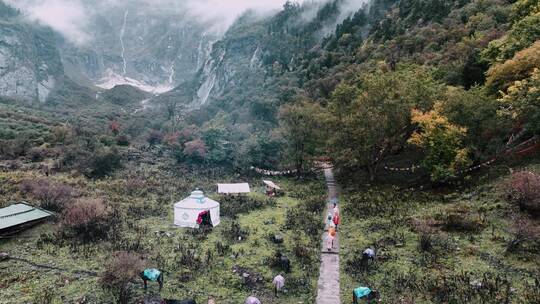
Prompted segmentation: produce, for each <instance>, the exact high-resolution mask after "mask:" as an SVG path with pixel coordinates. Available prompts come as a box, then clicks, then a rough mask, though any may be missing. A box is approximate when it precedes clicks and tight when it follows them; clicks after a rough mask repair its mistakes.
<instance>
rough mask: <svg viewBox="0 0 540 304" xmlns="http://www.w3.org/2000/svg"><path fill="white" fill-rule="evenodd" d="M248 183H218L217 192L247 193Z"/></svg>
mask: <svg viewBox="0 0 540 304" xmlns="http://www.w3.org/2000/svg"><path fill="white" fill-rule="evenodd" d="M249 192H250V189H249V184H248V183H240V184H218V193H219V194H240V193H249Z"/></svg>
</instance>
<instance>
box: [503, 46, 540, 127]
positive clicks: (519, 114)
mask: <svg viewBox="0 0 540 304" xmlns="http://www.w3.org/2000/svg"><path fill="white" fill-rule="evenodd" d="M538 45H539V49H538V52H540V43H539V44H538ZM500 101H501V103H502V106H503V109H502V110H501V111H500V113H501V114H502V115H504V116H507V117H509V118H511V119H513V120H514V121H516V122H520V123H521V124H522V125H523V127H524V128H525V130H526V131H528V132H530V133H532V134H535V135H540V69H539V68H535V69H534V70H533V72H532V74H531V76H530V77H528V78H526V79H523V80H519V81H516V82H514V83H513V84H512V85H511V86H510V87H509V88H508V90H507V92H506V93H503V96H502V97H501V99H500Z"/></svg>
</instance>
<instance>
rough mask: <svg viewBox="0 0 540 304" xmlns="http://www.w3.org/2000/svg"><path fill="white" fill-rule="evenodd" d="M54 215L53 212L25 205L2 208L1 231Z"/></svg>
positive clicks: (0, 212)
mask: <svg viewBox="0 0 540 304" xmlns="http://www.w3.org/2000/svg"><path fill="white" fill-rule="evenodd" d="M52 215H53V213H52V212H49V211H47V210H43V209H39V208H36V207H32V206H30V205H28V204H25V203H19V204H14V205H11V206H9V207H6V208H0V230H2V229H6V228H10V227H14V226H18V225H22V224H24V223H28V222H32V221H36V220H40V219H44V218H46V217H49V216H52Z"/></svg>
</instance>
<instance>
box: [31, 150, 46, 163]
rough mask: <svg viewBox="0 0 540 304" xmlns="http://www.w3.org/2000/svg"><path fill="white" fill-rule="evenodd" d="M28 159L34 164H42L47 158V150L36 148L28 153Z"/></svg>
mask: <svg viewBox="0 0 540 304" xmlns="http://www.w3.org/2000/svg"><path fill="white" fill-rule="evenodd" d="M27 156H28V158H29V159H30V161H32V162H40V161H43V159H45V157H46V156H47V150H46V149H44V148H39V147H34V148H31V149H30V150H29V151H28V154H27Z"/></svg>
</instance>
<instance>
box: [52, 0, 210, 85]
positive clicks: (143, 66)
mask: <svg viewBox="0 0 540 304" xmlns="http://www.w3.org/2000/svg"><path fill="white" fill-rule="evenodd" d="M88 28H89V29H90V36H91V37H90V39H91V43H86V44H84V45H75V44H73V43H70V42H69V41H61V42H60V48H61V52H62V60H63V63H64V66H65V67H66V73H67V74H68V75H69V76H70V77H71V78H73V79H75V80H77V81H78V82H81V83H85V82H86V83H92V84H97V85H98V86H99V87H102V88H106V89H110V88H112V87H114V86H115V85H118V84H128V85H132V86H135V87H138V88H140V89H142V90H145V91H148V92H153V93H162V92H165V91H168V90H170V89H172V88H173V87H175V86H177V85H178V84H180V83H182V82H184V81H186V80H188V79H190V78H192V77H193V76H194V75H195V73H196V72H197V71H198V70H199V69H200V68H201V67H202V66H203V65H204V63H205V62H206V59H207V57H208V55H209V53H210V50H211V44H212V42H213V41H215V39H216V37H215V36H214V35H213V34H212V33H210V32H206V31H205V26H204V25H202V24H198V23H197V22H196V21H195V20H193V18H191V17H189V16H188V15H187V14H185V13H181V12H178V11H175V10H172V11H166V10H165V9H156V8H155V7H150V6H147V5H143V4H140V3H139V4H137V5H136V4H133V3H123V4H117V5H111V6H108V7H107V8H104V9H100V11H99V13H97V14H95V15H94V16H93V17H92V18H91V24H90V26H89V27H88Z"/></svg>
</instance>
